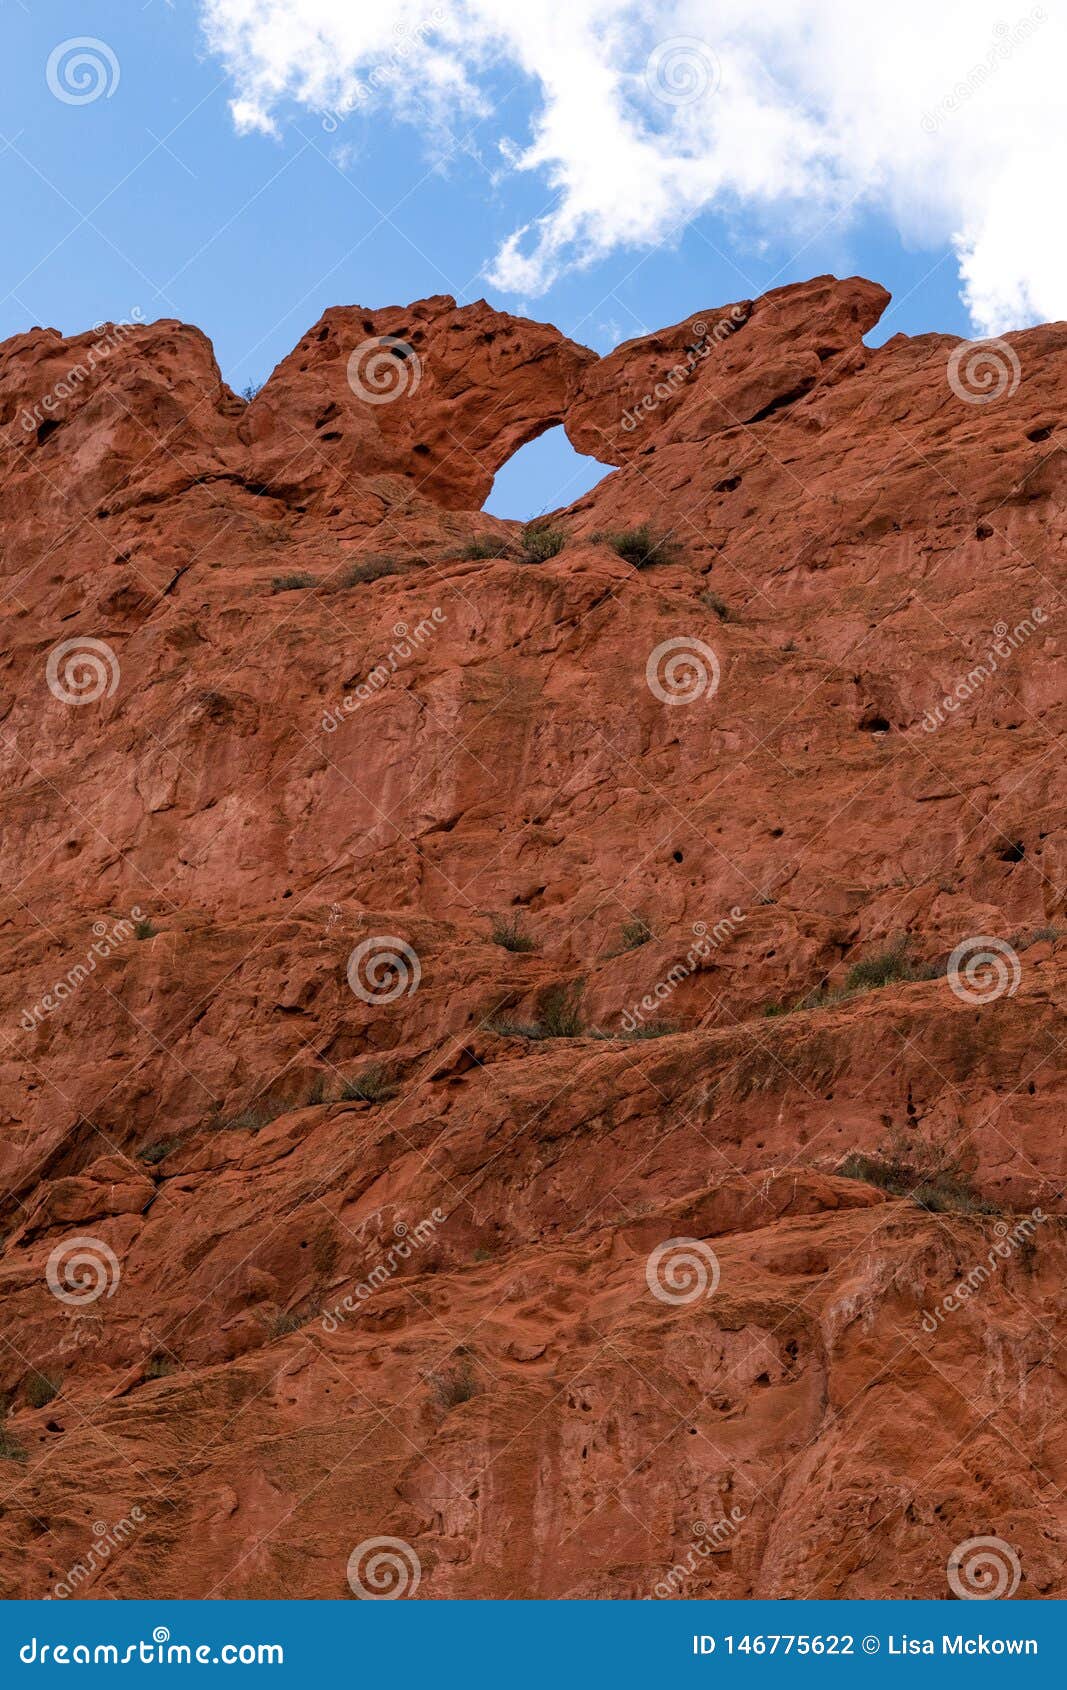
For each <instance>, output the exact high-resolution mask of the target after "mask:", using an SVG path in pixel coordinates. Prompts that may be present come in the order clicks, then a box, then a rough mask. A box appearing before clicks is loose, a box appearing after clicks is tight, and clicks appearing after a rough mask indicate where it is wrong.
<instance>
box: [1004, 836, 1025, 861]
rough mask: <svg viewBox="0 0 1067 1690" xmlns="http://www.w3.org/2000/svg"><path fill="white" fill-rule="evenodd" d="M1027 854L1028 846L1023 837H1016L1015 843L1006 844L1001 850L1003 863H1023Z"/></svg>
mask: <svg viewBox="0 0 1067 1690" xmlns="http://www.w3.org/2000/svg"><path fill="white" fill-rule="evenodd" d="M1025 855H1026V846H1025V845H1024V844H1023V842H1022V840H1021V839H1016V840H1015V841H1014V843H1013V844H1011V845H1006V846H1005V847H1004V849H1003V851H1001V852H1000V860H1001V862H1002V863H1021V862H1022V860H1023V858H1024V857H1025Z"/></svg>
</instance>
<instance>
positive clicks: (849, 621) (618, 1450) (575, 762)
mask: <svg viewBox="0 0 1067 1690" xmlns="http://www.w3.org/2000/svg"><path fill="white" fill-rule="evenodd" d="M886 299H887V296H886V294H885V293H884V291H883V290H882V289H881V288H879V287H877V286H875V285H874V284H872V283H870V282H866V281H862V280H858V279H852V280H850V281H843V282H842V281H836V280H834V279H832V278H829V277H821V278H818V279H816V280H814V281H812V282H810V283H807V284H805V285H803V286H798V287H791V288H785V289H778V290H776V291H774V292H773V293H770V294H768V295H766V296H765V297H763V298H761V299H757V300H751V301H742V302H739V303H737V304H735V305H727V306H725V307H723V306H717V307H714V308H708V309H706V310H701V311H699V312H696V313H695V314H694V316H693V317H692V318H690V319H688V320H687V321H686V322H685V323H682V324H679V325H677V326H676V327H674V328H670V329H665V330H663V331H662V332H660V333H657V334H654V335H650V336H648V337H646V338H644V339H641V340H637V341H632V342H630V343H628V344H627V345H625V346H622V347H620V348H619V349H618V350H617V351H615V352H613V353H612V354H611V355H610V356H609V357H605V358H597V357H596V356H595V355H594V354H593V353H592V352H590V351H588V350H587V349H586V348H584V347H581V346H578V345H575V344H574V343H573V342H571V341H569V340H567V339H566V338H565V337H564V336H562V335H560V334H559V333H557V332H556V330H554V329H552V328H550V327H548V326H545V325H543V324H537V323H530V322H525V321H522V320H519V319H515V318H512V317H508V316H505V315H503V314H501V313H499V312H496V311H493V310H491V309H490V308H489V307H488V306H487V305H486V304H484V303H478V304H476V305H471V306H466V307H462V308H457V307H456V305H455V302H454V301H453V300H451V299H449V298H435V299H429V300H422V301H420V302H418V303H416V304H414V305H412V306H410V307H408V308H406V309H399V308H398V309H390V310H384V311H363V310H361V309H359V308H358V307H343V308H338V309H336V310H331V311H328V312H327V313H326V315H325V316H324V317H323V319H322V320H321V322H320V323H318V324H316V325H315V327H314V328H312V329H311V330H310V331H309V333H308V334H307V335H306V336H305V337H304V339H303V340H302V341H301V343H300V344H299V346H298V347H297V348H296V349H295V350H294V352H293V353H292V354H291V355H290V356H289V357H288V358H287V359H285V361H284V362H283V363H282V364H281V365H279V367H278V369H277V370H276V371H275V372H274V374H273V375H272V377H271V379H270V380H269V381H268V382H267V383H266V385H265V386H264V387H263V388H262V390H261V391H260V392H259V393H258V394H257V395H256V396H255V397H254V398H253V399H252V400H251V401H250V402H246V401H245V400H244V399H241V398H239V397H238V396H236V395H235V394H233V393H232V392H231V391H230V390H229V389H228V388H227V387H226V385H225V384H224V383H223V381H222V380H221V378H220V375H219V371H218V368H217V366H216V364H215V361H214V358H213V355H212V350H211V347H210V345H209V343H208V342H207V340H206V339H205V338H204V336H203V335H202V334H200V333H199V332H198V331H197V330H196V329H193V328H189V327H186V326H184V325H182V324H180V323H177V322H159V323H154V324H151V325H143V324H138V325H119V326H114V327H108V328H106V329H103V330H98V331H95V332H94V333H92V334H87V335H82V336H79V337H75V338H73V339H64V338H63V337H61V336H60V335H58V334H57V333H56V332H55V331H52V330H41V329H35V330H33V331H31V332H29V333H26V334H23V335H20V336H17V337H16V338H15V339H13V340H10V341H8V342H7V343H6V344H5V345H3V346H2V347H0V520H2V530H0V546H2V553H0V574H2V580H3V589H4V591H3V599H2V613H3V618H4V624H3V625H4V634H5V637H4V640H3V656H2V664H3V667H2V671H0V720H2V735H0V757H2V767H3V792H2V802H3V827H2V832H0V852H2V865H0V866H2V877H0V899H2V901H0V961H2V968H0V1033H2V1044H0V1075H2V1087H0V1112H2V1114H0V1118H2V1124H3V1131H2V1133H0V1175H2V1186H3V1223H2V1224H3V1227H4V1233H5V1241H4V1248H3V1256H2V1261H0V1297H2V1309H3V1341H2V1344H0V1360H2V1378H0V1388H2V1389H3V1392H4V1402H5V1403H6V1406H7V1412H6V1419H5V1420H4V1423H3V1427H2V1430H0V1440H2V1441H0V1452H2V1455H3V1459H0V1489H2V1508H0V1569H2V1593H3V1594H4V1595H6V1596H41V1595H45V1594H49V1593H54V1594H58V1595H60V1596H63V1595H69V1594H79V1595H89V1596H93V1597H102V1596H110V1597H135V1596H150V1595H151V1596H164V1595H167V1596H184V1597H197V1596H209V1595H210V1596H221V1597H227V1596H271V1597H274V1596H280V1597H296V1596H314V1597H338V1596H347V1595H348V1594H349V1592H350V1591H352V1592H353V1593H354V1594H357V1595H358V1594H361V1593H363V1592H364V1591H365V1590H366V1589H368V1588H370V1586H371V1585H373V1583H374V1581H375V1580H376V1579H377V1580H379V1581H381V1582H380V1588H381V1589H384V1590H385V1591H386V1592H387V1593H390V1594H395V1593H396V1592H397V1591H398V1590H399V1591H401V1592H403V1593H404V1594H406V1595H407V1596H412V1595H417V1596H418V1597H454V1596H460V1597H516V1596H535V1597H588V1596H593V1597H605V1598H612V1597H634V1596H648V1595H665V1596H675V1597H705V1596H710V1597H734V1596H741V1597H745V1596H760V1597H772V1596H781V1597H799V1596H821V1597H845V1596H853V1597H873V1596H890V1597H916V1596H934V1597H941V1596H944V1597H950V1596H953V1595H959V1594H961V1590H960V1585H961V1581H962V1584H963V1587H964V1588H963V1592H962V1593H963V1594H971V1593H972V1590H971V1589H968V1588H967V1585H968V1581H971V1584H972V1585H973V1584H974V1582H975V1581H977V1583H978V1587H979V1588H980V1589H981V1591H982V1593H988V1588H989V1587H988V1585H987V1586H985V1587H984V1588H983V1587H982V1585H981V1580H982V1578H983V1577H984V1576H986V1575H987V1574H988V1566H987V1565H986V1564H985V1563H982V1564H977V1563H975V1561H974V1556H975V1553H976V1552H975V1551H974V1550H973V1548H972V1547H971V1540H973V1539H976V1538H993V1539H996V1540H997V1544H998V1547H996V1548H995V1549H994V1550H992V1551H990V1552H989V1553H990V1554H991V1555H992V1556H993V1557H994V1560H995V1563H996V1575H995V1577H996V1580H999V1581H1000V1588H1001V1590H1002V1592H1003V1593H1004V1594H1008V1593H1011V1592H1015V1593H1017V1594H1018V1596H1020V1597H1024V1596H1030V1597H1033V1596H1038V1597H1049V1596H1054V1595H1059V1596H1062V1595H1064V1594H1065V1593H1067V1591H1065V1583H1064V1575H1063V1551H1064V1503H1063V1492H1064V1485H1065V1484H1067V1469H1065V1450H1064V1443H1063V1439H1062V1435H1060V1428H1061V1426H1062V1414H1063V1408H1064V1396H1065V1392H1064V1382H1063V1366H1064V1354H1063V1350H1062V1348H1061V1344H1062V1337H1063V1330H1062V1318H1063V1310H1064V1299H1065V1292H1064V1284H1065V1279H1067V1271H1065V1270H1067V1249H1065V1240H1064V1232H1063V1223H1062V1219H1061V1217H1062V1215H1063V1213H1064V1210H1065V1203H1064V1197H1063V1181H1064V1165H1063V1143H1064V1088H1063V1076H1064V1059H1063V1045H1064V1041H1065V1030H1064V1024H1063V1013H1062V1005H1063V999H1064V987H1065V978H1067V939H1061V938H1060V937H1059V933H1060V930H1061V926H1062V928H1063V929H1064V930H1065V931H1067V917H1064V915H1063V913H1062V911H1063V885H1064V872H1065V866H1067V863H1065V858H1067V839H1065V834H1064V797H1063V777H1062V761H1063V759H1062V744H1063V741H1062V734H1063V728H1064V720H1063V718H1064V681H1065V672H1067V670H1065V661H1064V655H1063V653H1064V642H1065V637H1064V615H1065V604H1064V596H1063V578H1064V556H1065V549H1064V548H1065V527H1067V466H1065V460H1064V456H1063V452H1062V450H1061V440H1060V425H1061V421H1062V416H1063V408H1064V396H1065V394H1067V326H1063V325H1053V326H1050V327H1045V328H1040V329H1034V330H1031V331H1027V332H1025V333H1021V334H1017V335H1012V336H1010V337H1008V340H1007V341H1006V342H1000V343H993V344H992V345H991V346H989V347H986V348H984V349H981V350H976V349H974V348H971V347H968V346H966V345H965V346H963V347H961V346H959V345H958V343H956V342H954V341H953V340H951V339H950V338H948V337H945V336H939V335H928V336H923V337H921V338H918V339H907V338H905V337H903V336H897V337H896V338H895V339H893V340H890V341H889V342H888V343H887V344H886V345H884V346H883V347H881V348H880V349H878V350H871V349H870V348H868V347H867V346H866V345H865V344H864V341H863V336H864V334H865V333H866V331H867V330H868V329H870V328H871V326H872V325H873V324H874V323H875V322H876V321H877V319H878V317H879V315H880V313H881V312H882V310H883V309H884V307H885V304H886ZM560 422H562V423H563V425H564V426H565V428H566V430H567V432H568V435H569V437H570V438H571V440H572V441H573V443H574V445H575V446H576V447H577V449H578V450H580V451H583V452H586V453H589V454H592V455H593V456H595V457H596V458H598V459H599V460H600V461H601V462H603V463H604V464H606V465H611V466H614V468H615V472H614V473H613V474H611V475H609V476H607V477H606V479H605V480H604V481H602V482H601V483H600V485H599V486H598V487H597V488H596V489H595V491H594V492H592V493H591V494H589V495H588V496H587V497H585V498H583V499H580V500H579V501H578V502H577V503H576V504H574V505H572V506H570V507H568V508H567V509H564V510H561V511H559V512H558V513H557V514H556V515H555V516H554V517H553V518H552V519H551V521H550V524H549V527H550V528H551V529H552V530H554V531H558V538H561V539H562V541H563V544H562V547H561V549H558V550H556V549H554V548H555V545H556V544H558V539H557V541H552V540H551V538H549V539H546V537H545V536H544V534H542V535H541V536H540V538H539V540H538V542H537V543H536V544H535V545H534V546H533V547H529V546H524V543H523V538H522V533H521V530H520V529H519V528H518V526H517V525H515V524H509V523H504V522H500V521H497V520H495V519H493V518H491V517H487V516H485V515H483V514H480V512H479V507H480V505H481V504H482V502H483V501H484V499H485V497H486V495H487V493H488V490H489V488H490V486H491V484H492V478H493V476H494V474H495V472H496V471H497V470H498V469H499V468H500V466H501V465H502V464H503V463H504V462H505V461H506V460H507V459H508V457H509V456H510V455H511V454H512V453H513V452H514V451H515V450H516V449H517V448H518V447H519V446H520V445H522V444H523V443H524V442H526V441H528V440H530V439H532V438H534V437H535V436H536V435H537V434H539V433H540V432H541V431H543V430H544V429H545V428H547V427H550V426H552V425H554V424H557V423H560ZM642 530H647V532H641V531H642ZM635 531H637V532H636V533H635ZM613 537H614V541H615V543H613ZM620 537H621V538H620ZM472 541H478V542H481V543H480V544H475V545H472ZM657 542H659V543H658V544H657ZM650 546H651V547H652V556H651V557H649V555H648V554H649V549H650ZM546 553H551V554H552V555H547V556H546V555H544V554H546ZM501 941H504V942H503V943H502V942H501ZM523 947H527V948H523ZM380 1539H389V1540H396V1541H395V1542H393V1543H390V1544H387V1545H385V1546H384V1547H382V1546H380V1545H379V1546H378V1547H377V1548H376V1547H375V1544H376V1540H380ZM368 1545H370V1546H371V1547H370V1548H368ZM978 1553H979V1554H980V1553H982V1552H981V1551H979V1552H978ZM375 1555H379V1556H385V1557H386V1560H385V1561H381V1562H376V1561H375ZM350 1558H351V1559H350Z"/></svg>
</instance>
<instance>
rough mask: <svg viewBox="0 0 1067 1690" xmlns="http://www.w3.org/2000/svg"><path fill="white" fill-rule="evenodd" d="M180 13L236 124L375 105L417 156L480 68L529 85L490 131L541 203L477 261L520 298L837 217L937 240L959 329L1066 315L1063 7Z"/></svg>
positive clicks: (454, 121)
mask: <svg viewBox="0 0 1067 1690" xmlns="http://www.w3.org/2000/svg"><path fill="white" fill-rule="evenodd" d="M1016 3H1018V0H1007V4H1005V0H1000V3H999V4H995V3H994V4H990V3H988V0H894V4H893V5H892V6H891V7H887V8H880V9H878V11H877V13H875V12H872V11H871V9H870V8H868V7H867V6H864V5H862V4H860V3H859V0H439V3H437V4H433V3H432V0H373V4H358V5H357V4H354V3H353V0H202V6H203V12H204V20H205V28H206V31H207V35H208V39H209V42H210V44H211V46H212V48H213V50H214V51H215V52H216V53H218V54H219V55H220V57H221V58H222V59H223V61H224V63H225V64H226V66H227V67H228V70H229V72H230V74H231V76H232V78H233V82H234V86H235V97H234V101H233V115H234V121H235V123H236V124H237V127H238V128H239V129H241V130H252V129H260V130H265V131H267V132H268V133H269V132H271V131H272V130H274V129H276V126H277V117H278V114H279V112H280V111H281V110H282V109H283V108H284V107H285V105H286V103H287V102H291V101H297V102H299V103H301V104H303V105H305V106H308V107H311V108H314V109H317V110H319V111H320V112H333V113H343V112H346V111H349V110H351V109H353V108H354V107H356V106H375V107H378V108H382V109H385V110H388V111H391V112H392V113H393V115H395V116H396V117H398V118H399V119H401V120H402V121H405V122H411V123H414V124H417V125H418V126H420V127H421V128H422V129H423V130H424V131H425V132H426V133H427V135H428V136H429V137H431V138H434V139H435V141H436V144H438V145H440V144H441V136H442V135H443V134H446V133H448V132H451V133H452V134H453V135H455V136H456V137H457V138H458V137H459V136H460V135H461V134H462V132H463V128H464V126H466V125H468V124H470V123H471V122H473V121H474V120H475V119H476V118H478V119H480V120H481V127H480V129H479V136H480V138H483V137H484V136H485V135H486V134H490V135H493V133H494V131H493V124H494V113H493V107H492V102H491V99H490V95H489V77H490V75H491V74H492V76H493V86H494V87H496V86H499V85H500V83H499V78H500V76H501V75H503V76H504V78H505V86H506V85H507V81H506V79H507V78H508V77H510V78H512V79H516V78H522V79H527V80H528V81H529V84H530V86H531V87H532V89H533V93H534V114H533V119H532V129H531V133H530V134H529V135H528V136H527V137H524V138H523V144H522V145H520V146H518V147H516V146H515V142H514V137H509V136H507V135H506V134H504V132H503V131H502V130H500V131H499V132H498V133H496V134H495V137H494V138H495V141H496V144H497V146H498V147H499V148H500V153H499V157H500V161H501V166H502V167H503V168H505V169H509V170H518V171H522V172H526V173H533V175H534V176H535V178H536V179H537V180H538V181H539V182H541V183H542V184H543V186H544V188H545V209H544V211H543V212H542V213H541V214H540V215H539V216H538V217H536V218H535V219H533V220H532V221H531V222H528V223H527V224H525V225H524V226H522V227H520V228H517V229H515V230H514V231H513V232H512V234H511V235H509V236H508V238H507V239H506V240H505V241H504V242H503V243H502V245H501V246H500V249H499V250H498V251H497V252H496V254H495V255H493V256H492V258H491V259H489V255H488V254H487V260H488V265H487V275H488V277H489V279H490V280H491V281H493V282H494V283H495V284H496V285H497V286H499V287H501V288H503V289H504V290H506V291H508V292H512V293H520V292H521V293H527V294H530V295H534V294H537V293H540V292H543V291H544V290H545V288H546V287H548V286H549V285H551V282H552V281H553V279H554V278H555V277H556V276H557V275H558V274H559V273H561V272H562V271H564V270H566V269H569V268H574V267H576V266H581V265H585V264H589V263H592V262H594V261H595V260H597V259H599V258H602V257H603V256H605V255H606V254H608V253H610V252H612V251H613V250H616V249H618V248H620V247H627V248H633V249H640V248H642V247H647V246H649V245H651V244H654V243H656V242H661V241H666V240H670V239H671V238H673V236H674V234H675V232H676V231H678V230H680V229H681V228H683V227H684V225H685V224H686V223H687V222H688V221H690V220H691V219H692V218H694V217H695V216H697V215H698V214H699V212H701V211H702V210H704V209H706V208H710V207H716V208H719V209H726V210H738V211H740V213H742V214H745V213H748V214H749V215H750V216H754V217H756V218H758V220H759V222H760V225H761V226H765V224H766V221H767V219H768V218H769V217H771V216H773V217H774V219H775V221H776V222H777V223H778V224H779V226H780V227H783V228H786V229H788V230H789V231H790V232H791V233H792V234H793V235H795V237H796V240H797V244H798V245H799V244H800V243H801V242H802V241H803V239H804V237H805V232H807V233H809V234H813V233H815V231H816V230H817V229H818V228H819V226H820V224H821V223H823V222H825V220H826V219H827V218H830V217H837V218H839V219H842V220H844V219H846V218H847V217H848V216H849V215H850V214H851V213H852V212H853V211H854V209H855V208H858V207H859V206H861V205H862V206H867V207H870V208H874V209H877V210H880V211H882V212H884V213H885V214H886V215H888V216H889V217H890V218H891V219H892V220H893V221H894V223H895V224H896V226H897V228H898V229H899V230H900V232H901V234H902V236H903V237H904V238H905V239H906V240H908V241H909V242H913V243H916V244H921V245H924V246H929V247H931V248H934V249H936V248H939V247H945V246H948V245H951V246H952V247H953V248H954V250H955V251H956V254H957V257H958V263H959V271H960V279H961V290H962V293H963V297H964V299H965V300H966V302H967V305H968V308H969V310H970V312H971V315H972V318H973V320H974V323H975V326H976V328H977V329H979V330H980V331H982V332H987V333H999V332H1002V331H1003V330H1004V329H1006V328H1012V327H1019V326H1021V325H1022V324H1024V323H1026V322H1030V321H1034V320H1039V319H1045V318H1051V317H1057V316H1067V232H1065V224H1064V220H1063V219H1062V218H1061V217H1060V215H1059V209H1058V205H1057V202H1056V197H1054V196H1055V191H1056V189H1057V188H1058V187H1059V184H1060V183H1061V182H1062V180H1063V177H1064V168H1063V167H1064V165H1065V164H1067V156H1065V155H1067V103H1065V102H1064V101H1063V98H1062V80H1063V66H1064V64H1065V63H1067V51H1065V49H1067V0H1045V4H1044V5H1043V6H1035V7H1029V6H1028V5H1027V4H1026V3H1025V0H1023V3H1022V4H1020V5H1019V9H1018V10H1015V9H1014V6H1015V4H1016Z"/></svg>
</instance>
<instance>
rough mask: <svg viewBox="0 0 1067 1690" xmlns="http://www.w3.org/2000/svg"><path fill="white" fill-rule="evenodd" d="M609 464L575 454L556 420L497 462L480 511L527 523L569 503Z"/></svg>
mask: <svg viewBox="0 0 1067 1690" xmlns="http://www.w3.org/2000/svg"><path fill="white" fill-rule="evenodd" d="M613 467H614V466H613V465H612V464H602V463H599V462H598V461H597V459H596V458H587V457H585V456H583V454H582V453H581V452H576V451H575V450H574V447H573V446H572V445H571V443H570V441H569V440H568V439H567V435H566V433H565V431H564V428H563V425H562V424H561V423H560V424H557V425H556V426H555V427H554V428H548V429H546V430H545V432H544V433H543V434H539V435H538V436H537V438H536V440H529V441H527V443H526V445H525V446H520V447H519V449H518V451H517V452H513V453H512V455H511V457H510V458H509V459H508V461H507V463H506V464H502V465H501V467H500V469H499V470H498V471H497V473H496V476H495V478H494V480H493V485H492V489H491V490H490V493H489V497H488V498H487V499H486V501H485V504H484V505H483V506H482V509H483V510H485V511H487V512H488V513H489V515H490V516H502V517H509V518H510V519H511V520H512V521H514V522H533V521H534V520H535V519H536V518H537V517H539V516H543V515H544V514H545V512H546V511H553V510H559V509H560V507H561V506H562V505H570V504H573V502H574V500H575V499H580V498H581V497H582V494H583V493H588V492H589V491H590V489H591V488H593V487H595V486H596V484H597V482H598V481H602V480H603V479H604V477H605V476H606V475H610V474H611V471H612V469H613Z"/></svg>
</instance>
